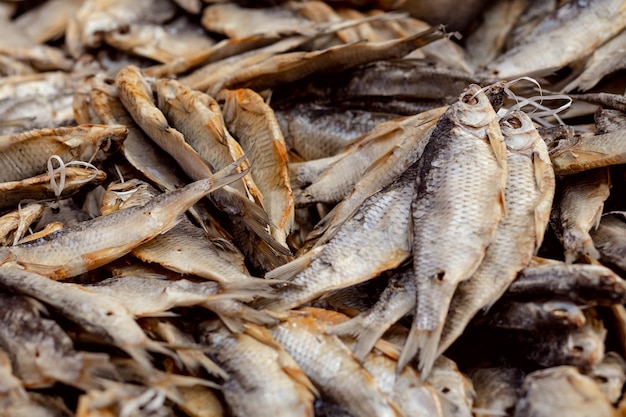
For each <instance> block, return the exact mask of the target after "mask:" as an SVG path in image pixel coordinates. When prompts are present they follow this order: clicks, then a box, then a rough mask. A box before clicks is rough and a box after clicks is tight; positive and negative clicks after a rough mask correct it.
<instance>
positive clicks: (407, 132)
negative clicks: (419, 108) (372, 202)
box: [295, 108, 446, 221]
mask: <svg viewBox="0 0 626 417" xmlns="http://www.w3.org/2000/svg"><path fill="white" fill-rule="evenodd" d="M445 110H446V109H445V108H438V109H434V110H431V111H428V112H424V113H420V114H417V115H415V116H412V117H407V118H403V119H400V120H390V121H388V122H384V123H381V124H379V125H378V126H376V127H375V128H374V129H372V131H370V132H369V133H367V134H365V135H363V136H361V137H359V138H358V139H356V140H354V141H353V142H352V143H351V144H350V145H348V146H347V147H346V148H345V149H344V150H343V151H342V152H341V153H340V154H337V155H336V157H330V158H329V159H328V160H327V162H329V163H332V165H330V166H329V167H328V168H327V169H325V170H324V171H322V173H321V174H320V175H319V176H318V177H317V178H316V179H315V180H314V181H313V182H312V184H311V185H309V186H308V187H306V188H304V189H303V190H301V191H299V192H297V193H296V195H295V199H296V204H298V205H304V204H311V203H318V202H323V203H337V202H339V201H341V200H342V199H344V198H346V196H349V197H348V199H349V202H346V203H343V205H342V208H341V209H337V211H341V212H342V213H343V215H338V216H337V217H338V218H341V219H346V218H347V217H346V214H348V215H349V214H351V213H353V212H354V210H355V209H356V207H358V206H359V205H360V203H361V202H363V200H364V199H365V198H367V197H369V196H370V195H372V194H373V193H374V192H376V191H377V190H379V189H380V188H382V187H383V186H384V185H386V184H389V182H390V181H391V178H396V177H397V176H398V175H400V173H401V172H402V171H404V169H406V167H408V166H409V165H411V162H414V161H415V160H417V159H418V158H419V157H420V156H421V154H422V152H423V150H424V147H425V146H426V143H427V142H428V140H429V138H430V130H431V127H432V126H433V125H434V124H435V121H436V120H437V118H438V117H439V116H440V115H441V114H443V112H444V111H445ZM387 162H389V164H387ZM312 163H313V161H312ZM372 167H380V169H376V171H377V172H376V173H372V174H368V175H367V180H365V178H364V177H365V175H366V173H367V171H368V170H371V171H373V169H372ZM381 174H382V175H383V176H382V177H381ZM377 180H381V181H377ZM359 181H362V182H361V184H360V185H359V186H358V190H356V191H355V192H353V193H352V195H350V192H351V191H352V190H353V187H357V184H358V183H359ZM368 186H369V187H368ZM344 207H345V208H344ZM330 219H331V218H329V219H328V220H330ZM328 220H327V221H328Z"/></svg>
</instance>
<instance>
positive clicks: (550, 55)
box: [486, 0, 626, 79]
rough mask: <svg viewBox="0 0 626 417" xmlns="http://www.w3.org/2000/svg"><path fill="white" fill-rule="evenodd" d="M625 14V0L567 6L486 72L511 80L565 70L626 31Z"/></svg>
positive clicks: (493, 63) (550, 17) (496, 60)
mask: <svg viewBox="0 0 626 417" xmlns="http://www.w3.org/2000/svg"><path fill="white" fill-rule="evenodd" d="M625 11H626V2H624V1H623V0H591V1H588V2H585V3H578V2H567V3H565V5H564V6H562V7H561V8H559V9H557V10H556V11H554V12H553V13H552V14H550V15H548V16H546V17H545V18H544V19H543V20H542V21H541V22H540V23H539V24H538V25H537V26H536V27H535V28H533V30H532V31H531V32H530V33H529V34H528V35H527V36H526V37H525V38H524V42H523V43H521V44H519V45H517V46H515V47H513V48H512V49H510V50H508V51H506V52H505V53H503V54H502V55H500V56H499V57H498V58H496V59H495V60H494V61H492V62H491V63H490V64H488V65H487V67H486V71H487V72H488V73H489V74H490V75H493V76H497V77H500V78H505V79H511V78H515V77H519V76H523V75H529V74H537V73H540V74H546V73H550V72H552V71H554V70H556V69H559V68H562V67H564V66H566V65H568V64H569V63H571V62H573V61H575V60H577V59H578V58H581V57H583V56H586V55H588V54H589V53H591V52H592V51H593V50H594V49H595V48H596V47H598V46H600V45H602V44H603V43H604V42H606V41H607V40H609V39H611V38H612V37H613V36H615V35H616V34H618V33H619V32H621V31H622V29H624V27H626V13H625ZM581 27H584V28H585V29H586V30H584V31H582V30H580V28H581ZM555 40H559V41H555ZM563 42H565V44H564V43H563Z"/></svg>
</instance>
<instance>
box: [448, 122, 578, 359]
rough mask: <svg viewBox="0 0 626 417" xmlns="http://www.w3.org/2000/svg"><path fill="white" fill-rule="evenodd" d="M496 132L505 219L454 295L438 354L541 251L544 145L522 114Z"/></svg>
mask: <svg viewBox="0 0 626 417" xmlns="http://www.w3.org/2000/svg"><path fill="white" fill-rule="evenodd" d="M500 127H501V130H502V134H503V136H504V142H505V144H506V146H507V170H508V177H507V180H506V181H507V182H506V188H505V191H504V201H505V207H506V209H505V211H506V216H505V217H504V218H503V219H502V221H501V222H500V224H499V225H498V228H497V230H496V234H495V238H494V241H493V243H491V245H490V246H489V247H488V249H487V251H486V253H485V257H484V259H483V261H482V263H481V265H480V266H479V267H478V270H477V271H476V272H475V273H474V275H473V276H472V277H471V279H469V280H468V281H465V282H462V283H461V284H460V285H459V286H458V288H457V290H456V292H455V293H454V296H453V298H452V302H451V304H450V311H449V312H448V316H447V318H446V323H445V326H444V329H443V332H442V336H441V341H440V346H439V350H438V352H439V353H442V352H443V351H445V350H446V349H447V348H448V347H449V346H450V345H451V344H452V343H453V342H454V340H456V338H458V337H459V336H460V335H461V333H462V331H463V329H464V328H465V326H467V323H468V322H469V320H470V319H471V317H473V316H474V315H475V314H476V313H477V312H478V311H479V310H480V309H481V308H485V307H487V308H488V307H489V306H491V305H492V304H493V303H494V302H495V301H496V300H497V299H498V298H499V297H500V296H501V295H502V293H503V292H504V291H505V290H506V288H507V287H508V286H509V284H510V283H511V282H512V281H513V280H514V279H515V277H516V276H517V273H518V272H519V270H521V269H522V268H523V267H524V266H526V265H527V264H528V262H529V261H530V258H531V256H532V254H533V253H534V252H535V251H536V250H537V249H538V248H539V246H541V242H542V241H543V235H544V231H545V228H546V225H547V223H548V217H549V213H550V208H551V207H552V199H553V196H554V189H555V179H554V172H553V170H552V167H551V164H550V158H549V157H548V151H547V148H546V146H545V143H544V142H543V140H542V139H541V136H539V134H538V133H537V131H536V130H535V128H534V126H533V124H532V121H531V120H530V118H529V117H528V116H527V115H526V114H524V113H521V112H514V113H512V114H511V115H509V116H507V117H505V118H503V119H502V120H501V122H500ZM502 316H503V317H507V314H506V313H503V315H502ZM520 316H521V317H523V316H524V314H523V313H522V314H521V315H520ZM496 320H497V319H496ZM581 325H582V324H581Z"/></svg>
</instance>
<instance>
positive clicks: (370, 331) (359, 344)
mask: <svg viewBox="0 0 626 417" xmlns="http://www.w3.org/2000/svg"><path fill="white" fill-rule="evenodd" d="M385 330H387V329H386V328H380V327H379V326H376V327H369V326H367V325H366V324H365V322H364V321H363V319H362V317H361V316H356V317H354V318H352V319H350V320H348V321H345V322H343V323H340V324H338V325H336V326H333V327H331V328H330V329H328V330H327V331H326V333H329V334H336V335H339V336H344V335H347V336H354V337H356V344H355V346H354V357H355V358H356V359H357V360H358V361H360V362H363V360H365V357H366V356H367V354H368V353H370V352H371V350H372V348H373V347H374V345H375V344H376V342H377V341H378V339H380V338H381V336H382V335H383V333H385Z"/></svg>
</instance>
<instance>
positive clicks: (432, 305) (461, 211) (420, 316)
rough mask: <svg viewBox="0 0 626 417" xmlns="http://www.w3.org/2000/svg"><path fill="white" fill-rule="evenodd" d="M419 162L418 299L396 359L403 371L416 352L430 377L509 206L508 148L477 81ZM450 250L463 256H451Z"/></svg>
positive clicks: (447, 116) (444, 121) (415, 200)
mask: <svg viewBox="0 0 626 417" xmlns="http://www.w3.org/2000/svg"><path fill="white" fill-rule="evenodd" d="M417 165H418V167H417V169H418V171H419V172H418V177H417V180H416V189H415V192H414V194H413V202H412V204H411V211H412V221H413V242H414V243H413V248H412V249H413V267H414V271H415V280H416V286H417V302H416V311H415V318H414V322H413V325H412V326H411V332H410V333H409V338H408V340H407V342H406V344H405V346H404V348H403V351H402V356H401V358H400V361H399V362H398V364H399V367H400V369H401V368H403V367H404V366H406V365H407V363H408V362H409V361H410V360H411V359H413V357H414V356H415V355H416V354H417V353H418V351H419V352H420V353H419V363H420V364H419V370H420V371H421V372H422V376H423V377H426V376H427V375H428V373H429V371H430V368H431V367H432V365H433V363H434V362H435V359H436V353H437V345H438V343H439V338H440V335H441V332H442V330H443V328H444V324H445V319H446V315H447V313H448V307H449V305H450V302H451V300H452V297H453V294H454V291H455V290H456V288H457V286H458V285H459V283H460V282H462V281H464V280H467V279H469V278H470V277H471V276H472V275H473V274H474V272H475V271H476V270H477V269H478V267H479V265H480V263H481V261H482V260H483V258H484V256H485V250H486V248H487V246H489V244H490V243H491V242H492V241H493V239H494V235H495V232H496V228H497V226H498V223H499V221H500V218H501V216H502V214H503V211H504V204H505V203H504V187H505V182H506V173H507V165H506V146H505V144H504V140H503V137H502V132H501V131H500V126H499V125H498V121H497V119H496V114H495V111H494V110H493V107H492V106H491V103H490V102H489V99H488V98H487V95H486V94H485V93H484V92H483V91H482V90H481V89H480V87H479V86H477V85H475V84H474V85H471V86H470V87H469V88H468V89H467V90H466V91H464V92H463V94H462V95H461V96H460V98H459V101H458V102H457V103H455V104H453V105H451V106H450V108H449V109H448V110H447V111H446V113H444V115H442V116H441V118H440V119H439V121H438V122H437V126H436V127H435V130H434V131H433V133H432V135H431V138H430V140H429V142H428V144H427V145H426V148H425V149H424V154H423V156H422V158H421V159H420V160H419V161H418V163H417ZM458 201H464V204H462V205H459V204H458ZM442 225H444V226H443V228H442ZM444 247H445V248H446V250H445V251H443V250H442V248H444ZM457 247H458V249H455V248H457ZM451 252H453V253H456V254H458V256H456V257H455V258H454V259H451V258H450V257H449V256H448V255H449V253H451Z"/></svg>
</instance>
